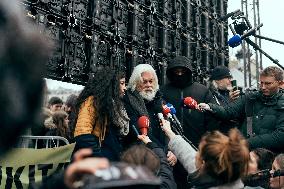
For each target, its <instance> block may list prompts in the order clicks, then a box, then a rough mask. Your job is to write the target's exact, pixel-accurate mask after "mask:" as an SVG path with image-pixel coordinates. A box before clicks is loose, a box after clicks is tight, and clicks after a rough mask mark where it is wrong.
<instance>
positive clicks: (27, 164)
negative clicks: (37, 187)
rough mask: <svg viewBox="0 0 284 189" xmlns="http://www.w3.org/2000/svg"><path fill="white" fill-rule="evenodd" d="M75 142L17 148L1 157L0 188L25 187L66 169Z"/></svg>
mask: <svg viewBox="0 0 284 189" xmlns="http://www.w3.org/2000/svg"><path fill="white" fill-rule="evenodd" d="M74 146H75V144H69V145H65V146H62V147H57V148H44V149H30V148H15V149H12V150H11V151H10V152H9V153H7V154H5V155H4V156H2V157H1V159H0V188H1V189H2V188H3V189H4V188H5V189H10V188H12V189H15V188H16V189H22V188H23V189H25V188H29V186H30V185H32V184H34V183H40V182H41V181H42V179H43V178H45V177H46V176H49V175H51V174H53V173H55V172H57V171H60V170H62V169H64V168H65V167H66V166H67V165H68V163H69V162H70V158H71V154H72V152H73V149H74Z"/></svg>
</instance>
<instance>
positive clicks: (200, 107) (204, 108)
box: [197, 103, 212, 112]
mask: <svg viewBox="0 0 284 189" xmlns="http://www.w3.org/2000/svg"><path fill="white" fill-rule="evenodd" d="M197 107H198V110H199V111H201V112H205V111H211V112H212V109H211V108H210V106H209V105H208V104H206V103H200V104H198V105H197Z"/></svg>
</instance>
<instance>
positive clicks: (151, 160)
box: [0, 0, 284, 189]
mask: <svg viewBox="0 0 284 189" xmlns="http://www.w3.org/2000/svg"><path fill="white" fill-rule="evenodd" d="M0 32H1V34H2V35H0V39H1V41H2V44H1V45H2V46H1V48H0V66H1V68H2V69H0V73H1V74H0V84H1V86H2V87H1V91H0V108H1V110H2V112H3V114H2V115H1V117H0V122H1V129H2V131H3V132H1V133H0V136H1V137H0V153H1V154H4V153H6V152H7V150H9V149H10V148H11V147H12V146H13V145H14V144H15V143H16V142H17V138H18V136H20V135H21V134H23V132H24V131H25V129H27V128H28V127H30V128H31V131H32V134H34V135H41V136H42V135H47V136H62V137H64V138H66V139H67V140H68V141H69V142H70V143H73V142H75V148H74V152H73V155H72V160H71V163H70V165H69V166H68V167H67V168H66V169H65V171H64V172H62V173H57V174H56V175H52V176H51V177H50V178H46V179H48V180H49V182H44V184H43V185H41V186H35V187H39V188H71V189H73V188H169V189H176V188H178V189H179V188H181V189H183V188H197V189H205V188H212V189H213V188H214V189H215V188H220V189H221V188H231V189H241V188H273V189H281V188H284V176H283V172H284V91H283V89H282V86H283V83H284V79H283V75H284V74H283V70H281V69H280V68H278V67H276V66H269V67H267V68H265V69H264V70H262V71H261V73H260V78H259V81H260V83H259V88H258V89H257V90H254V91H253V90H248V91H246V92H244V93H241V91H240V90H238V89H236V88H234V86H232V83H231V80H232V75H231V74H230V71H229V70H228V68H227V67H225V66H217V67H215V68H214V70H213V71H212V73H211V76H210V78H209V81H208V83H209V87H206V86H205V85H202V84H200V83H197V82H194V78H193V75H192V65H191V62H190V60H189V59H188V58H186V57H184V56H177V57H174V58H173V59H171V60H169V64H168V67H167V71H166V75H167V78H168V82H167V84H165V85H163V86H159V81H158V77H157V74H156V71H155V69H154V68H153V67H152V66H151V65H150V64H139V65H137V66H135V67H134V69H133V72H132V74H131V76H130V78H129V80H127V78H126V77H125V73H124V71H125V70H117V69H114V68H110V67H97V69H96V70H95V71H94V73H92V74H91V75H90V77H89V81H88V83H87V84H86V86H85V87H84V89H83V90H82V92H81V93H80V94H79V96H75V95H71V96H70V97H69V98H68V99H67V101H66V102H63V101H62V100H61V99H60V98H58V97H52V98H50V99H49V101H48V106H47V107H42V101H43V100H42V99H43V96H44V94H43V93H44V91H45V83H44V81H43V76H44V66H43V65H45V62H46V61H47V60H48V57H49V56H50V55H51V45H50V44H49V43H48V41H47V40H46V39H45V38H44V37H43V36H42V35H40V33H39V31H38V30H37V29H36V28H34V27H33V26H32V25H30V23H28V22H27V21H26V20H25V19H24V17H23V16H22V13H21V10H20V7H19V6H18V4H16V3H15V2H12V1H11V0H2V1H0ZM14 36H17V39H15V38H14ZM31 86H32V87H31ZM185 97H191V98H193V99H195V100H196V101H197V102H198V104H196V105H194V106H187V105H185V104H183V103H182V100H181V99H184V98H185ZM167 103H171V104H172V105H173V106H174V107H175V108H176V109H175V111H176V112H171V113H172V114H176V115H170V116H174V117H175V118H174V119H175V121H173V120H172V119H169V120H167V118H168V117H169V113H166V115H165V114H164V115H163V114H161V113H163V111H164V106H165V104H167ZM161 115H162V116H161ZM141 118H143V119H141ZM177 119H178V120H179V121H177ZM178 123H179V124H180V125H177V124H178ZM178 126H181V127H182V129H181V130H182V131H181V133H180V132H179V133H178V132H175V130H174V129H173V128H176V127H178ZM142 131H143V132H142ZM62 145H63V144H62ZM115 162H116V163H115ZM118 162H119V163H118ZM88 176H89V177H88ZM90 177H91V178H90ZM119 181H120V182H119Z"/></svg>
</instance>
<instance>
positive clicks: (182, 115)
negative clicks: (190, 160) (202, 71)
mask: <svg viewBox="0 0 284 189" xmlns="http://www.w3.org/2000/svg"><path fill="white" fill-rule="evenodd" d="M166 74H167V78H168V80H169V83H168V84H166V85H164V86H162V87H161V92H162V93H163V98H164V100H166V102H169V103H171V104H173V106H174V107H175V108H176V116H177V118H178V119H179V120H180V122H181V125H182V127H183V130H184V135H185V137H186V138H187V139H189V140H190V141H191V142H192V143H193V144H194V145H195V146H196V147H197V146H198V144H199V141H200V139H201V137H202V135H203V134H204V133H205V132H206V131H208V130H213V129H215V128H217V127H218V125H217V124H218V123H217V122H216V121H214V120H213V119H212V118H210V117H209V115H208V114H204V113H202V112H199V111H196V110H191V109H185V108H184V107H183V104H182V99H183V98H185V97H192V98H193V99H195V100H196V101H197V102H206V103H208V102H213V97H212V94H211V92H210V91H209V90H208V89H207V87H206V86H204V85H201V84H199V83H197V82H193V78H192V66H191V64H190V60H189V59H188V58H186V57H184V56H177V57H175V58H174V59H172V60H171V61H170V62H169V64H168V68H167V72H166ZM174 176H175V179H176V182H177V185H178V188H187V179H186V176H187V172H186V171H185V170H184V169H183V167H182V165H181V164H179V163H178V164H177V166H176V167H175V168H174Z"/></svg>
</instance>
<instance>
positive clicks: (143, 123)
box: [137, 116, 150, 135]
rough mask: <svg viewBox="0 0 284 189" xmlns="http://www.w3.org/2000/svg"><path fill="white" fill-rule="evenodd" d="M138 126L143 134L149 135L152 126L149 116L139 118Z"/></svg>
mask: <svg viewBox="0 0 284 189" xmlns="http://www.w3.org/2000/svg"><path fill="white" fill-rule="evenodd" d="M137 124H138V127H139V130H140V132H141V134H142V135H147V134H148V130H149V126H150V120H149V118H148V117H147V116H141V117H139V119H138V121H137Z"/></svg>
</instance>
